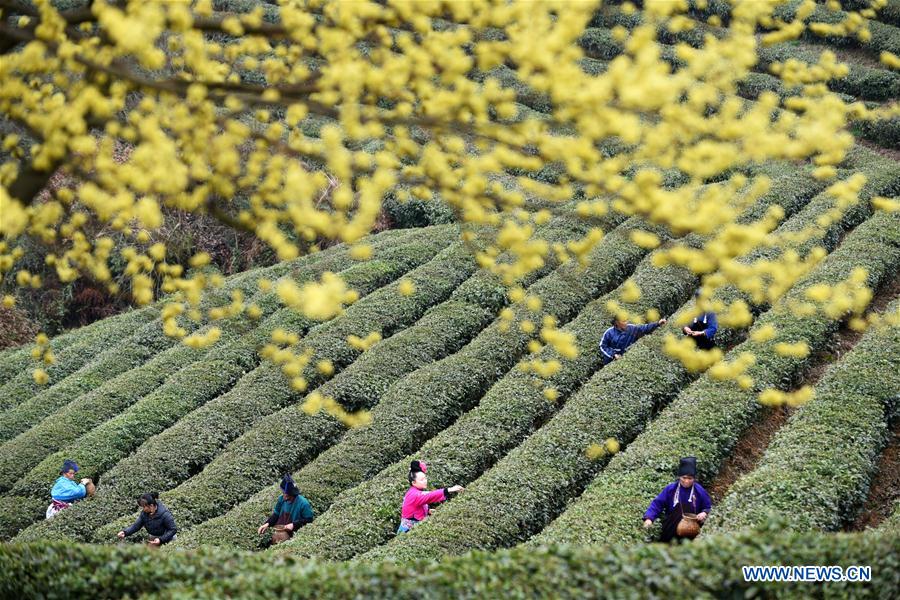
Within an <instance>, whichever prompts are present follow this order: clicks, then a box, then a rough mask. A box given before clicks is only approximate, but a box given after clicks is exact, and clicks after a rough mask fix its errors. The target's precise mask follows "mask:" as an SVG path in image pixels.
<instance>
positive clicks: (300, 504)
mask: <svg viewBox="0 0 900 600" xmlns="http://www.w3.org/2000/svg"><path fill="white" fill-rule="evenodd" d="M279 487H280V488H281V497H280V498H278V501H277V502H276V503H275V508H274V509H273V510H272V514H271V516H269V518H268V519H266V522H265V523H263V524H262V525H260V526H259V529H257V532H258V533H259V535H262V534H264V533H265V532H266V530H267V529H268V528H269V527H273V528H274V529H275V533H273V534H272V543H273V544H279V543H281V542H283V541H285V540H288V539H290V538H291V537H293V535H294V532H295V531H297V530H298V529H300V528H301V527H303V526H304V525H306V524H307V523H312V520H313V511H312V505H311V504H310V503H309V500H307V499H306V498H304V497H303V496H301V495H300V490H299V489H297V486H296V485H295V484H294V480H293V478H292V477H291V476H290V475H285V476H284V477H282V478H281V485H280V486H279Z"/></svg>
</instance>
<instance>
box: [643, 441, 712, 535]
mask: <svg viewBox="0 0 900 600" xmlns="http://www.w3.org/2000/svg"><path fill="white" fill-rule="evenodd" d="M696 477H697V459H696V458H695V457H693V456H687V457H685V458H682V459H681V462H680V464H679V466H678V481H675V482H674V483H670V484H669V485H667V486H666V487H664V488H663V490H662V491H661V492H660V493H659V495H658V496H657V497H656V498H654V499H653V502H651V503H650V507H649V508H647V512H646V513H644V527H646V528H650V527H651V526H652V525H653V521H655V520H656V519H657V517H659V516H660V515H663V514H664V515H665V516H666V518H665V520H664V521H663V526H662V535H661V536H660V541H662V542H668V541H671V540H672V539H683V538H682V536H680V535H678V524H679V523H680V522H681V520H682V518H683V517H684V515H685V513H691V514H694V515H697V517H696V519H697V522H698V524H699V525H702V524H703V522H704V521H705V520H706V517H707V516H708V515H709V511H710V510H711V509H712V502H711V501H710V499H709V494H707V493H706V490H705V489H703V486H702V485H700V484H699V483H697V482H696ZM691 537H693V536H691Z"/></svg>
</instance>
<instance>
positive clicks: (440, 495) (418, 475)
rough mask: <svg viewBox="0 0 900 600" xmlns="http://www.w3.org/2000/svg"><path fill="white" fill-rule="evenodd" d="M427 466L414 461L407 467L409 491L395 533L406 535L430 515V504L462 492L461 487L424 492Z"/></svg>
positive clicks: (426, 486) (455, 486) (426, 483)
mask: <svg viewBox="0 0 900 600" xmlns="http://www.w3.org/2000/svg"><path fill="white" fill-rule="evenodd" d="M427 469H428V465H426V464H425V462H424V461H421V460H414V461H412V463H410V465H409V475H408V478H409V489H408V490H407V491H406V495H405V496H404V497H403V507H402V508H401V509H400V527H399V528H398V529H397V533H406V532H407V531H409V530H410V529H412V528H413V527H415V526H416V525H418V524H419V523H421V522H422V521H424V520H425V517H427V516H428V515H429V514H431V507H430V506H429V505H430V504H438V503H439V502H443V501H444V500H447V499H449V498H450V494H455V493H457V492H461V491H463V490H464V489H465V488H464V487H463V486H461V485H454V486H453V487H449V488H440V489H436V490H432V491H430V492H426V491H425V490H426V488H428V478H427V477H426V476H425V471H426V470H427Z"/></svg>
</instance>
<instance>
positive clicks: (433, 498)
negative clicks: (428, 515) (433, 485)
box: [412, 488, 447, 506]
mask: <svg viewBox="0 0 900 600" xmlns="http://www.w3.org/2000/svg"><path fill="white" fill-rule="evenodd" d="M446 499H447V494H446V493H445V492H444V488H440V489H437V490H432V491H430V492H422V493H420V494H418V495H416V496H413V497H412V504H413V506H422V505H425V504H437V503H438V502H443V501H444V500H446Z"/></svg>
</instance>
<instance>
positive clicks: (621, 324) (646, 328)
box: [600, 316, 666, 365]
mask: <svg viewBox="0 0 900 600" xmlns="http://www.w3.org/2000/svg"><path fill="white" fill-rule="evenodd" d="M611 323H612V327H610V328H609V329H607V330H606V331H605V332H603V339H601V340H600V354H601V355H602V356H601V359H602V362H603V364H604V365H606V364H609V363H611V362H612V361H614V360H618V359H620V358H622V355H623V354H625V351H626V350H628V347H629V346H631V345H632V344H634V343H635V342H636V341H638V340H639V339H640V338H642V337H644V336H645V335H647V334H648V333H650V332H651V331H653V330H654V329H656V328H657V327H659V326H660V325H665V324H666V320H665V319H660V320H659V321H655V322H653V323H647V324H646V325H632V324H631V323H629V322H628V321H627V320H626V319H625V318H624V317H621V316H617V317H613V319H612V321H611Z"/></svg>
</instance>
